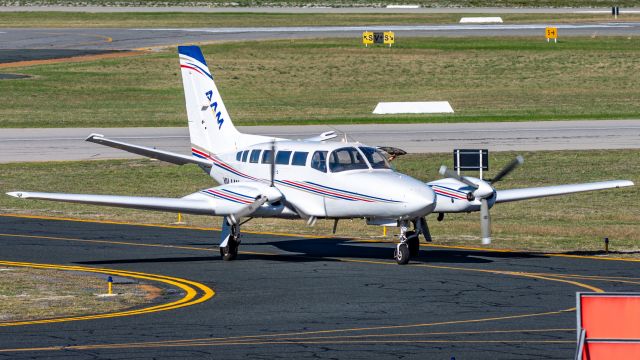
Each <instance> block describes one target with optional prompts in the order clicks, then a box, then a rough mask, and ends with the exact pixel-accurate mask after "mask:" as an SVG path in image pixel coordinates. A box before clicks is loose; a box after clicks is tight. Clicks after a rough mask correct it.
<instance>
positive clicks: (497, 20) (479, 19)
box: [460, 16, 502, 24]
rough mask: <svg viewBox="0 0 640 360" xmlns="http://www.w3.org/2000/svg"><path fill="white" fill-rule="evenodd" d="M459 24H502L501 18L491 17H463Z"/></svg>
mask: <svg viewBox="0 0 640 360" xmlns="http://www.w3.org/2000/svg"><path fill="white" fill-rule="evenodd" d="M460 23H461V24H468V23H473V24H483V23H484V24H487V23H502V18H501V17H500V16H492V17H463V18H460Z"/></svg>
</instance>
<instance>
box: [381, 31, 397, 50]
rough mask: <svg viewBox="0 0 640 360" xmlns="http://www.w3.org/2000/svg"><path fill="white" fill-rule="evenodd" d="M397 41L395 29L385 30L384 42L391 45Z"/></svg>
mask: <svg viewBox="0 0 640 360" xmlns="http://www.w3.org/2000/svg"><path fill="white" fill-rule="evenodd" d="M395 42H396V38H395V34H394V33H393V31H385V32H384V44H386V45H389V46H391V44H393V43H395Z"/></svg>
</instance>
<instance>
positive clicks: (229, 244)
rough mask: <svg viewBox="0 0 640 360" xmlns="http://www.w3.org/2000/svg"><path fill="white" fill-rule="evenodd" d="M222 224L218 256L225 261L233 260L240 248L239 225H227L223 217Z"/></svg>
mask: <svg viewBox="0 0 640 360" xmlns="http://www.w3.org/2000/svg"><path fill="white" fill-rule="evenodd" d="M222 221H223V223H222V236H223V239H222V243H221V244H220V256H222V259H223V260H225V261H231V260H234V259H235V258H236V257H237V256H238V247H240V224H233V225H229V224H228V222H227V218H226V217H225V218H224V219H223V220H222Z"/></svg>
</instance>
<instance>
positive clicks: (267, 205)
mask: <svg viewBox="0 0 640 360" xmlns="http://www.w3.org/2000/svg"><path fill="white" fill-rule="evenodd" d="M7 195H9V196H13V197H16V198H19V199H37V200H50V201H62V202H71V203H80V204H92V205H102V206H115V207H125V208H133V209H144V210H158V211H168V212H181V213H186V214H201V215H217V216H233V217H234V221H235V220H236V219H239V218H241V217H247V216H253V215H254V214H255V215H263V214H265V213H273V212H275V213H280V212H281V210H283V209H280V208H278V207H277V206H275V207H274V206H272V205H271V204H272V203H277V202H278V201H279V200H281V199H282V193H280V191H279V190H277V189H276V188H275V187H271V186H269V185H265V184H262V183H257V182H238V183H232V184H225V185H220V186H216V187H213V188H208V189H204V190H201V191H198V192H195V193H192V194H190V195H187V196H185V197H182V198H162V197H146V196H122V195H94V194H66V193H47V192H31V191H13V192H8V193H7ZM263 205H264V206H263Z"/></svg>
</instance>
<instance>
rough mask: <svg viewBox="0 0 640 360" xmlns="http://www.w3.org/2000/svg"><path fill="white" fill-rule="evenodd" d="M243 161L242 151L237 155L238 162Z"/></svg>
mask: <svg viewBox="0 0 640 360" xmlns="http://www.w3.org/2000/svg"><path fill="white" fill-rule="evenodd" d="M241 159H242V151H238V153H236V161H240V160H241Z"/></svg>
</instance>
